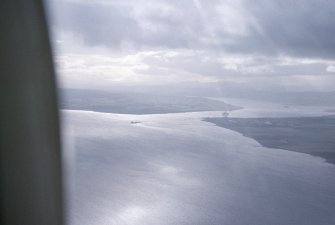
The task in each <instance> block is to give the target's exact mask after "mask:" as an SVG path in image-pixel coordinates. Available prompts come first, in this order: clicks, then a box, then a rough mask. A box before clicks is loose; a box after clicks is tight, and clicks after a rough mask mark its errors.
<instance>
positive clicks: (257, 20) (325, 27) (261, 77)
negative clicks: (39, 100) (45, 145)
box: [49, 0, 335, 91]
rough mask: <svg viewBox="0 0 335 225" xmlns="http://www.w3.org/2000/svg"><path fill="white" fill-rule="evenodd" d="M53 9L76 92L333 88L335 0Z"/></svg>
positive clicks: (83, 2) (141, 2) (187, 1)
mask: <svg viewBox="0 0 335 225" xmlns="http://www.w3.org/2000/svg"><path fill="white" fill-rule="evenodd" d="M49 8H50V9H51V11H52V12H53V14H54V17H53V18H54V19H53V20H52V21H53V22H52V27H53V31H54V32H53V33H54V43H56V44H55V48H56V59H57V62H58V65H59V71H60V73H61V77H62V78H61V80H62V81H63V82H62V83H67V85H68V86H71V84H73V83H76V84H78V83H81V82H83V81H84V80H90V79H91V80H92V82H91V84H90V85H93V86H94V85H96V86H99V85H98V83H99V82H101V84H103V85H107V86H108V84H110V85H115V84H119V85H122V84H127V85H131V84H133V85H138V84H150V85H155V84H160V85H161V84H170V83H174V82H187V81H189V82H221V81H222V82H223V81H225V82H228V81H229V82H235V83H236V82H237V83H245V82H241V81H249V80H253V81H254V82H252V83H254V85H255V86H257V85H258V86H259V87H261V86H262V85H267V86H268V87H272V86H273V87H277V88H281V87H285V88H289V89H290V88H291V89H292V90H309V89H310V90H327V91H328V90H333V89H332V87H331V86H330V85H329V82H334V76H335V69H334V68H335V38H334V37H333V34H334V33H335V23H334V18H335V2H334V1H326V0H318V1H309V0H295V1H292V0H282V1H275V0H267V1H265V0H263V1H261V0H253V1H246V0H245V1H244V0H223V1H220V0H206V1H205V0H169V1H167V0H166V1H157V0H136V1H135V0H133V1H132V0H114V1H113V0H62V1H50V4H49ZM97 58H98V59H99V60H97ZM269 78H271V79H270V80H269ZM271 80H273V82H272V83H271ZM255 81H257V82H255ZM278 81H281V82H278ZM307 81H308V82H307ZM292 82H293V83H292ZM89 83H90V82H89ZM247 83H248V82H247ZM256 83H257V84H256ZM316 84H317V85H316ZM331 84H335V83H331ZM84 86H85V85H84ZM332 86H334V85H332Z"/></svg>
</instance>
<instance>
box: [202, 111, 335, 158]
mask: <svg viewBox="0 0 335 225" xmlns="http://www.w3.org/2000/svg"><path fill="white" fill-rule="evenodd" d="M204 120H205V121H207V122H211V123H214V124H216V125H217V126H220V127H224V128H227V129H230V130H234V131H237V132H239V133H241V134H243V135H244V136H246V137H250V138H253V139H255V140H256V141H258V142H259V143H260V144H262V145H263V146H265V147H269V148H278V149H285V150H290V151H295V152H302V153H307V154H311V155H314V156H319V157H322V158H324V159H325V160H326V162H328V163H332V164H335V116H323V117H297V118H294V117H293V118H229V117H226V118H225V117H221V118H205V119H204Z"/></svg>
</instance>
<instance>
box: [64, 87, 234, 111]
mask: <svg viewBox="0 0 335 225" xmlns="http://www.w3.org/2000/svg"><path fill="white" fill-rule="evenodd" d="M60 93H61V101H60V107H61V108H62V109H73V110H90V111H97V112H109V113H123V114H159V113H179V112H198V111H230V110H236V109H240V107H237V106H233V105H230V104H226V103H224V102H220V101H216V100H211V99H206V98H202V97H185V96H164V95H153V94H143V93H122V92H108V91H97V90H80V89H61V90H60Z"/></svg>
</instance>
